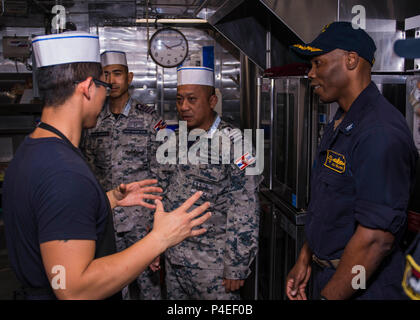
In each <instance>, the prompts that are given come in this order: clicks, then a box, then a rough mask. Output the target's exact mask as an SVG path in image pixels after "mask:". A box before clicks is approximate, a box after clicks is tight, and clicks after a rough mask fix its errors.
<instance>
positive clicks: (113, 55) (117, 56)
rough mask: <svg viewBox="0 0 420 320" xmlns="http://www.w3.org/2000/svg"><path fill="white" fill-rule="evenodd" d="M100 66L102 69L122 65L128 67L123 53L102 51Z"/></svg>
mask: <svg viewBox="0 0 420 320" xmlns="http://www.w3.org/2000/svg"><path fill="white" fill-rule="evenodd" d="M101 64H102V67H106V66H109V65H111V64H122V65H123V66H126V67H127V66H128V65H127V58H126V56H125V52H123V51H114V50H109V51H104V52H102V53H101Z"/></svg>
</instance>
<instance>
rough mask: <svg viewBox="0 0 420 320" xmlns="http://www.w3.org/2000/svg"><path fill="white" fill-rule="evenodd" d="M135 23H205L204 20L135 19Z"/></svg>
mask: <svg viewBox="0 0 420 320" xmlns="http://www.w3.org/2000/svg"><path fill="white" fill-rule="evenodd" d="M136 23H207V20H205V19H157V20H156V19H136Z"/></svg>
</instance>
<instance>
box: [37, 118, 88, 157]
mask: <svg viewBox="0 0 420 320" xmlns="http://www.w3.org/2000/svg"><path fill="white" fill-rule="evenodd" d="M38 128H42V129H44V130H47V131H50V132H52V133H55V134H56V135H57V136H59V137H60V138H61V139H63V140H64V142H66V143H67V144H68V145H70V147H71V148H72V149H73V151H74V152H76V153H77V154H78V155H79V157H81V158H82V159H83V160H85V161H86V159H85V158H84V157H83V155H82V153H81V152H80V150H79V148H76V147H75V146H74V145H73V143H71V142H70V140H69V139H67V137H66V136H65V135H64V134H63V133H62V132H61V131H59V130H58V129H56V128H54V127H53V126H51V125H49V124H47V123H45V122H40V123H39V124H38Z"/></svg>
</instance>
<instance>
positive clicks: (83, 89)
mask: <svg viewBox="0 0 420 320" xmlns="http://www.w3.org/2000/svg"><path fill="white" fill-rule="evenodd" d="M92 85H93V81H92V77H87V78H86V80H85V81H83V82H80V83H78V84H77V86H76V91H78V92H80V93H82V94H83V95H84V96H85V97H86V98H87V99H88V100H90V92H89V90H90V88H91V86H92Z"/></svg>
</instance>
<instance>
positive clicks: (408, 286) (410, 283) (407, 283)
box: [402, 255, 420, 300]
mask: <svg viewBox="0 0 420 320" xmlns="http://www.w3.org/2000/svg"><path fill="white" fill-rule="evenodd" d="M402 286H403V288H404V291H405V293H406V294H407V296H409V297H410V298H411V299H413V300H420V266H419V265H418V264H417V263H416V262H415V261H414V259H413V257H412V256H411V255H407V264H406V266H405V272H404V278H403V282H402Z"/></svg>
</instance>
